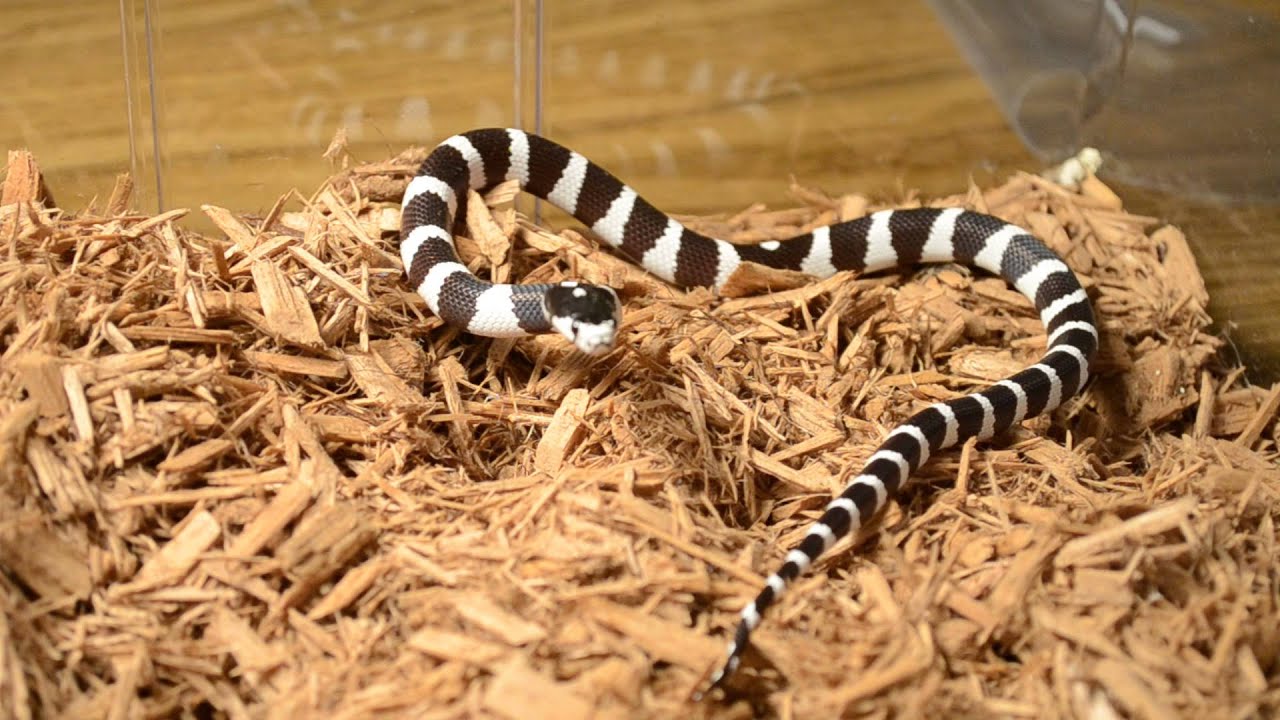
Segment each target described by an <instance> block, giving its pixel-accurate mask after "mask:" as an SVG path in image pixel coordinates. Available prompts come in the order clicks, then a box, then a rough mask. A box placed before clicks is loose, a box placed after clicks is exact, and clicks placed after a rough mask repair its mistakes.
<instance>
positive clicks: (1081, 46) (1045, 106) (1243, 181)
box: [930, 0, 1280, 202]
mask: <svg viewBox="0 0 1280 720" xmlns="http://www.w3.org/2000/svg"><path fill="white" fill-rule="evenodd" d="M930 4H931V5H932V6H933V8H934V10H935V11H936V12H937V13H938V15H939V17H941V18H942V20H943V22H944V23H945V24H946V25H947V28H948V30H949V31H950V33H951V35H952V37H953V38H954V39H955V40H956V42H957V44H958V45H959V46H960V48H961V50H962V52H964V53H965V55H966V57H967V58H968V59H969V61H970V62H971V63H972V64H973V65H974V66H975V67H976V68H977V70H978V71H979V73H981V75H982V77H983V78H984V80H985V81H986V82H987V84H988V86H989V87H990V88H991V90H992V93H993V94H994V95H995V98H996V101H997V102H998V104H999V105H1000V107H1001V109H1002V110H1003V111H1004V113H1005V116H1006V117H1007V118H1008V119H1009V122H1010V123H1011V124H1012V125H1013V126H1014V128H1015V129H1016V130H1017V132H1018V133H1019V134H1020V135H1021V136H1022V138H1023V140H1024V141H1025V142H1026V143H1027V145H1028V146H1029V147H1030V148H1031V149H1032V150H1033V151H1034V152H1036V153H1037V154H1039V155H1041V156H1042V157H1044V158H1045V159H1047V160H1059V159H1061V158H1063V157H1065V156H1067V155H1070V154H1072V153H1074V152H1075V151H1076V150H1078V149H1079V148H1080V147H1082V146H1085V145H1093V146H1096V147H1099V148H1101V149H1102V150H1103V151H1104V152H1105V153H1106V154H1107V156H1108V160H1107V162H1108V165H1107V168H1108V170H1109V171H1110V173H1111V175H1112V176H1115V177H1117V178H1118V179H1120V180H1122V181H1125V182H1129V183H1133V184H1135V185H1141V186H1145V187H1153V188H1157V189H1162V190H1166V191H1173V192H1178V193H1184V194H1188V195H1195V196H1197V197H1200V198H1206V199H1207V198H1212V199H1215V200H1220V201H1254V202H1256V201H1264V202H1274V201H1277V200H1280V163H1277V162H1275V159H1274V158H1275V152H1276V150H1277V147H1276V144H1277V143H1278V142H1280V26H1278V25H1277V24H1276V23H1275V22H1274V20H1272V19H1270V18H1267V17H1264V16H1263V15H1261V14H1259V13H1256V12H1248V11H1245V10H1242V9H1239V8H1237V7H1236V6H1235V5H1233V4H1231V3H1224V2H1214V1H1213V0H1159V1H1156V2H1141V3H1139V2H1137V0H1028V1H1027V2H1023V3H1020V4H1017V5H1014V4H1010V3H996V2H984V1H983V0H930Z"/></svg>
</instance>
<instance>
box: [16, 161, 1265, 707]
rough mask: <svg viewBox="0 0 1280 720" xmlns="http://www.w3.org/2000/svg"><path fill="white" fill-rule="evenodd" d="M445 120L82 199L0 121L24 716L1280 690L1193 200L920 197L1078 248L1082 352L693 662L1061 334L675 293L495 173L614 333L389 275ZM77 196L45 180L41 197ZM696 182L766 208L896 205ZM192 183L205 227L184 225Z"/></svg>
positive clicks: (488, 223)
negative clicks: (788, 568) (399, 144)
mask: <svg viewBox="0 0 1280 720" xmlns="http://www.w3.org/2000/svg"><path fill="white" fill-rule="evenodd" d="M422 157H423V151H421V150H415V151H412V152H407V153H405V154H404V155H403V156H401V157H398V158H395V159H393V160H391V161H388V162H384V163H379V164H372V165H364V166H358V167H351V168H347V169H344V170H343V171H342V172H340V173H338V174H337V175H335V176H334V177H333V178H331V179H330V181H328V182H326V183H325V184H324V185H323V186H322V187H321V188H320V189H319V190H318V191H316V192H315V193H314V194H312V195H310V196H304V195H302V194H299V193H296V192H292V193H289V194H287V195H285V196H284V197H282V198H280V201H279V202H277V203H276V205H275V206H274V207H273V208H272V209H271V210H270V212H268V213H267V214H266V215H265V216H246V215H241V214H238V213H234V212H231V211H228V210H227V209H223V208H219V207H213V206H204V207H202V208H199V209H197V210H193V211H190V212H189V211H188V210H185V209H179V210H173V211H170V212H167V213H164V214H161V215H154V216H152V215H146V214H139V213H135V212H131V211H130V210H129V209H128V208H129V207H130V200H131V194H132V187H131V184H130V182H129V180H128V178H127V177H122V178H121V180H120V182H119V183H118V184H117V186H116V188H114V190H113V191H112V193H111V195H110V196H109V197H108V198H107V199H106V200H104V201H99V202H94V203H92V204H91V205H90V206H89V207H88V208H86V209H84V210H81V211H78V212H68V211H65V210H61V209H59V208H57V207H56V205H55V204H54V202H53V198H52V195H51V194H50V192H49V189H48V188H46V187H45V186H44V184H43V182H42V180H41V177H40V172H39V168H38V166H37V165H36V162H35V159H34V158H32V157H31V156H30V155H29V154H26V153H23V152H14V153H11V154H10V157H9V166H8V171H7V174H6V176H5V179H4V186H3V198H2V205H0V350H2V352H0V716H2V717H16V718H35V717H57V716H65V717H78V718H118V719H124V718H152V717H193V718H210V717H228V718H265V717H341V718H359V717H369V716H377V715H381V716H404V717H415V718H463V717H466V718H471V717H492V718H518V719H519V720H536V719H540V718H586V717H598V718H635V717H673V716H677V715H680V716H688V717H714V718H748V717H753V716H756V717H781V718H817V717H872V718H879V717H919V716H924V715H932V716H943V717H965V716H981V717H990V716H997V717H1028V718H1033V717H1034V718H1041V717H1046V718H1052V717H1090V718H1109V717H1134V718H1169V717H1198V718H1209V717H1224V718H1250V717H1266V716H1271V715H1273V714H1275V713H1277V712H1280V613H1278V612H1277V605H1278V601H1280V581H1278V580H1277V566H1278V564H1280V552H1278V550H1277V537H1276V525H1277V519H1280V518H1278V515H1280V505H1278V504H1277V496H1278V495H1280V467H1278V465H1277V444H1278V443H1277V440H1278V438H1277V434H1278V430H1277V423H1276V420H1275V418H1276V414H1277V406H1278V405H1280V385H1277V386H1274V387H1271V388H1269V389H1268V388H1259V387H1254V386H1251V385H1250V384H1249V382H1248V380H1247V378H1246V376H1245V374H1244V371H1243V369H1241V368H1229V367H1224V366H1223V364H1221V363H1220V361H1219V360H1218V350H1219V348H1220V346H1221V342H1220V340H1218V339H1217V338H1216V337H1215V336H1214V335H1213V334H1212V333H1211V332H1210V331H1209V329H1208V327H1209V322H1210V320H1209V317H1208V315H1207V314H1206V311H1205V309H1206V307H1207V305H1208V302H1209V298H1208V296H1207V294H1206V293H1205V290H1204V286H1203V283H1202V282H1201V279H1200V275H1199V273H1198V271H1197V269H1196V265H1195V262H1194V259H1193V257H1192V254H1191V252H1190V250H1189V248H1188V245H1187V242H1186V240H1185V239H1184V237H1183V235H1182V233H1180V232H1179V231H1178V230H1177V229H1176V228H1173V227H1168V226H1161V225H1160V224H1159V223H1158V222H1156V221H1155V220H1154V219H1152V218H1146V217H1139V216H1135V215H1131V214H1128V213H1126V212H1125V211H1124V210H1123V209H1122V206H1121V201H1120V199H1119V198H1117V197H1116V196H1115V194H1114V193H1112V191H1111V190H1109V189H1108V188H1107V187H1106V186H1105V185H1104V184H1102V183H1101V182H1100V181H1098V180H1097V179H1096V178H1094V177H1088V178H1086V179H1085V180H1084V181H1083V182H1082V183H1081V185H1080V187H1078V188H1074V189H1068V188H1064V187H1061V186H1059V185H1056V184H1054V183H1053V182H1051V181H1049V180H1046V179H1043V178H1041V177H1037V176H1032V175H1017V176H1015V177H1013V178H1011V179H1010V180H1009V181H1008V182H1007V183H1005V184H1004V185H1002V186H1000V187H997V188H992V189H989V190H985V191H984V190H979V189H978V188H970V189H969V190H968V192H966V193H965V194H963V195H959V196H956V197H950V198H941V199H938V200H936V201H929V202H928V204H930V205H938V206H954V205H964V206H966V207H970V208H974V209H977V210H980V211H984V212H991V213H994V214H996V215H999V216H1001V217H1003V218H1006V219H1008V220H1010V221H1013V222H1017V223H1019V224H1022V225H1024V226H1026V227H1028V228H1030V229H1031V230H1033V231H1034V232H1036V234H1037V235H1039V236H1040V237H1042V238H1043V239H1045V240H1046V242H1047V243H1048V244H1049V245H1050V246H1051V247H1053V248H1054V249H1055V250H1057V251H1058V252H1059V253H1061V254H1062V255H1063V256H1064V257H1065V258H1066V259H1067V261H1068V262H1069V264H1070V265H1071V266H1072V267H1073V268H1074V269H1075V270H1076V271H1077V272H1078V273H1079V274H1080V276H1081V279H1082V281H1083V282H1084V283H1085V285H1086V287H1087V288H1088V290H1089V293H1090V296H1091V297H1092V298H1093V300H1094V302H1095V308H1096V310H1097V312H1098V315H1099V319H1100V322H1101V325H1102V332H1103V337H1102V350H1101V352H1100V356H1099V359H1098V360H1097V362H1096V365H1095V376H1096V377H1095V379H1094V381H1093V383H1092V384H1091V385H1090V386H1089V388H1088V389H1087V390H1086V391H1085V393H1084V394H1083V395H1082V396H1081V397H1080V398H1078V399H1075V400H1072V401H1070V402H1068V403H1067V404H1066V405H1065V406H1064V407H1063V408H1061V409H1060V410H1059V411H1057V412H1055V413H1054V414H1053V415H1052V416H1051V417H1046V418H1037V419H1034V420H1031V421H1028V422H1026V423H1024V425H1023V426H1022V427H1020V428H1018V429H1016V430H1015V431H1013V432H1011V433H1008V434H1007V435H1006V436H1005V437H1002V438H999V439H998V440H997V441H993V442H990V443H982V444H977V445H975V444H972V443H970V444H968V445H966V446H965V447H964V448H962V449H960V450H957V451H952V452H948V453H944V454H942V455H940V456H939V457H938V458H937V459H935V460H934V461H932V462H930V463H929V465H927V466H926V467H925V468H924V469H923V470H922V471H921V472H920V473H918V477H917V478H916V479H915V480H914V482H913V483H912V484H911V485H909V486H908V487H907V488H906V489H905V491H904V493H903V496H902V497H901V498H899V500H898V502H897V503H894V504H893V505H892V506H891V507H890V508H889V509H888V511H887V512H886V513H884V514H883V516H882V517H881V518H880V519H879V520H878V522H876V523H874V524H873V526H872V527H870V528H867V529H864V530H863V531H862V532H861V533H860V534H859V535H858V536H857V537H856V538H854V539H853V540H852V541H846V542H844V543H842V544H841V545H840V546H839V547H838V548H836V549H835V551H834V552H832V553H831V554H830V555H829V556H828V557H827V558H826V559H824V560H823V561H822V562H820V563H819V564H818V565H817V566H816V567H815V568H814V570H813V571H811V572H810V573H809V574H808V575H807V576H806V577H805V578H803V579H802V580H801V581H800V582H799V583H798V585H797V587H796V588H795V590H794V591H793V592H792V593H790V594H789V595H788V596H787V597H786V598H785V599H784V601H782V602H781V603H780V604H779V605H778V606H777V607H776V608H775V611H774V612H772V613H771V614H770V616H769V617H768V618H767V619H766V621H765V623H764V624H763V625H762V627H761V628H760V630H759V631H758V632H757V633H756V638H757V643H756V646H755V648H754V649H753V650H752V651H751V652H750V653H749V655H748V657H747V662H746V667H745V668H744V670H743V671H742V672H741V673H740V675H739V676H738V677H737V678H736V681H735V682H734V683H733V685H732V687H731V689H730V693H729V695H728V697H727V698H726V697H723V696H720V695H716V696H713V698H712V699H711V700H710V701H704V702H702V703H700V704H695V703H693V702H691V700H690V695H691V693H692V692H693V691H694V690H695V689H697V688H698V687H699V686H700V683H701V682H702V681H703V678H705V676H706V674H707V673H708V672H709V671H710V670H711V668H712V667H713V665H714V664H715V663H716V662H717V661H718V660H719V658H720V657H721V654H722V652H723V648H724V642H725V638H726V635H727V633H728V632H729V630H730V629H731V627H732V625H733V623H734V622H735V620H736V618H737V611H738V610H739V609H740V608H741V606H742V604H743V603H744V602H746V601H747V599H748V598H749V597H751V596H752V594H753V593H754V592H755V591H756V589H757V588H758V586H759V585H760V583H761V582H762V580H763V578H764V577H765V576H766V575H767V574H768V573H769V572H771V571H772V570H773V569H774V567H775V566H776V565H777V563H778V562H779V560H780V558H781V557H782V555H783V554H784V553H785V552H786V550H787V549H788V548H789V546H790V545H791V544H792V543H795V542H797V541H798V540H799V539H800V538H801V537H802V535H803V533H804V531H805V529H806V527H807V526H808V524H809V523H810V522H812V521H813V520H814V519H815V518H816V517H817V516H818V515H819V514H820V512H821V510H822V508H823V506H824V505H825V504H826V502H827V500H828V499H829V497H830V495H831V494H832V493H833V492H835V491H837V490H838V489H839V488H840V487H842V486H843V484H844V482H846V481H847V480H848V479H849V478H850V476H851V474H852V473H854V472H856V471H857V470H858V469H859V468H860V466H861V463H862V462H863V461H864V460H865V458H866V456H867V455H868V453H869V452H870V451H871V449H872V448H873V447H874V446H875V444H876V443H877V442H878V441H879V440H880V439H881V438H882V437H883V436H884V434H885V433H887V432H888V430H890V429H891V428H892V427H893V426H894V425H895V424H896V423H897V422H899V421H901V420H903V419H905V418H906V417H907V416H908V415H909V414H910V413H911V412H912V411H914V410H918V409H920V408H921V407H923V406H924V405H926V404H928V403H932V402H936V401H938V400H942V399H946V398H951V397H956V396H958V395H961V394H964V393H967V392H970V391H972V390H974V389H977V388H979V387H981V386H983V385H985V384H988V383H990V382H992V381H994V380H997V379H999V378H1001V377H1004V376H1006V375H1008V374H1011V373H1012V372H1014V371H1016V370H1017V369H1020V368H1021V367H1024V366H1026V365H1028V364H1030V363H1032V362H1034V361H1035V358H1036V357H1038V355H1039V354H1040V352H1042V350H1043V347H1044V341H1045V337H1044V331H1043V328H1042V327H1041V325H1040V323H1039V321H1038V319H1037V317H1036V315H1035V313H1034V311H1033V309H1032V308H1031V306H1030V304H1029V303H1028V302H1027V301H1026V300H1025V299H1024V298H1022V297H1021V296H1020V295H1018V294H1017V293H1016V292H1015V291H1014V290H1012V289H1011V288H1009V287H1008V286H1007V285H1006V284H1005V283H1004V282H1003V281H1002V280H1000V279H998V278H992V277H989V276H985V275H983V274H981V273H973V272H970V271H969V270H968V269H965V268H960V267H955V266H942V267H933V268H926V269H920V270H912V271H907V272H902V273H898V274H888V275H880V276H874V277H864V278H855V277H853V276H848V275H841V276H837V277H835V278H832V279H830V280H825V281H818V282H812V281H808V280H804V281H797V279H796V278H794V277H791V276H789V275H786V274H781V273H774V272H767V271H764V270H760V269H755V270H754V271H746V272H743V273H742V274H741V275H740V276H739V277H738V278H735V280H736V282H735V283H734V286H733V288H731V291H730V292H728V293H727V294H728V295H731V296H732V297H728V298H716V297H713V296H712V295H711V294H709V293H707V292H705V291H693V292H681V291H676V290H673V289H671V288H669V287H667V286H666V285H664V284H662V283H660V282H658V281H656V280H654V279H653V278H651V277H649V276H647V275H645V274H644V273H643V271H640V270H638V269H636V268H634V267H633V266H632V265H630V264H629V263H626V262H624V261H622V260H619V259H617V258H616V257H614V256H612V255H610V254H608V253H607V252H605V251H604V250H602V249H601V248H600V247H598V244H597V243H596V241H595V240H594V239H592V238H590V237H586V236H584V234H581V233H580V232H578V231H575V230H572V229H565V230H561V231H559V232H552V231H548V230H545V229H541V228H539V227H537V226H535V225H533V224H531V223H530V222H529V221H528V220H526V219H525V217H524V216H523V215H522V214H521V213H519V212H517V211H516V210H515V209H513V206H512V203H511V199H512V197H513V196H514V195H515V189H514V188H512V187H509V186H505V187H500V188H497V189H496V190H494V191H492V192H490V193H489V195H488V196H487V197H486V198H485V200H486V203H481V202H471V203H469V204H468V207H469V208H470V214H469V216H468V217H467V218H466V225H467V232H466V233H465V235H466V236H467V237H466V238H463V239H460V240H459V247H460V251H461V253H462V254H463V255H464V257H465V258H467V259H468V262H469V263H470V265H471V267H472V268H473V269H475V270H476V271H477V272H478V273H479V274H480V275H482V276H484V277H487V278H492V279H495V280H498V281H507V280H512V279H523V280H529V281H549V280H558V279H562V278H582V279H586V280H588V281H593V282H601V283H607V284H609V285H612V286H613V287H615V288H617V289H618V290H619V291H620V293H621V295H622V296H623V298H624V299H625V302H626V311H627V317H626V321H625V326H624V329H623V332H622V335H621V342H620V347H619V348H618V349H617V350H615V351H614V352H613V353H611V354H610V355H608V356H605V357H603V358H586V357H583V356H581V355H578V354H575V353H573V352H570V350H569V348H568V346H567V343H565V342H564V341H563V340H561V339H559V338H556V337H538V338H530V339H521V340H496V341H494V340H485V339H482V338H475V337H470V336H466V335H463V334H459V333H458V332H457V331H456V330H454V329H451V328H448V327H445V326H443V325H442V324H441V323H440V321H439V320H437V319H436V318H434V317H433V316H431V315H430V313H429V312H428V311H427V309H426V307H425V305H424V303H423V302H422V300H421V299H420V298H419V297H418V296H417V295H416V294H415V293H413V292H412V291H411V290H410V289H409V288H407V287H405V285H404V284H403V282H402V273H401V267H400V260H399V257H398V251H397V247H396V229H397V226H398V221H399V205H398V202H397V201H398V197H399V193H400V192H402V191H403V188H404V186H405V184H406V183H407V181H408V178H409V177H410V175H411V174H412V172H413V170H414V168H415V167H416V164H417V162H418V161H420V160H421V158H422ZM54 190H56V188H54ZM794 196H795V197H796V199H797V203H798V206H797V207H796V208H794V209H785V210H769V209H766V208H763V207H752V208H747V209H745V210H743V211H741V212H738V213H736V214H733V215H730V216H718V217H710V218H686V219H685V220H686V221H687V222H689V223H690V224H692V225H693V226H695V227H697V228H698V229H700V230H703V231H705V232H709V233H714V234H718V235H720V236H722V237H728V238H731V239H733V240H740V241H747V242H758V241H761V240H766V239H777V238H783V237H787V236H789V235H792V234H794V233H796V232H798V231H801V230H804V229H807V228H811V227H814V226H817V225H821V224H825V223H830V222H833V221H837V220H842V219H848V218H852V217H855V216H858V215H861V214H863V213H865V212H866V211H868V210H874V209H877V208H880V207H888V206H894V207H901V206H912V205H919V204H921V203H922V201H921V200H920V199H918V198H915V197H912V196H907V197H900V198H896V199H894V201H893V202H892V203H881V202H878V201H871V200H869V199H867V198H865V197H861V196H858V195H843V196H828V195H826V194H823V193H820V192H816V191H813V190H809V189H805V188H802V187H795V188H794ZM196 213H203V214H204V215H205V216H207V217H208V218H209V219H210V220H211V221H212V222H213V224H214V225H216V226H217V228H218V229H219V232H217V233H211V234H201V233H197V232H194V231H192V230H190V229H188V228H186V227H184V225H183V224H182V220H183V218H184V216H188V215H194V214H196Z"/></svg>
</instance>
